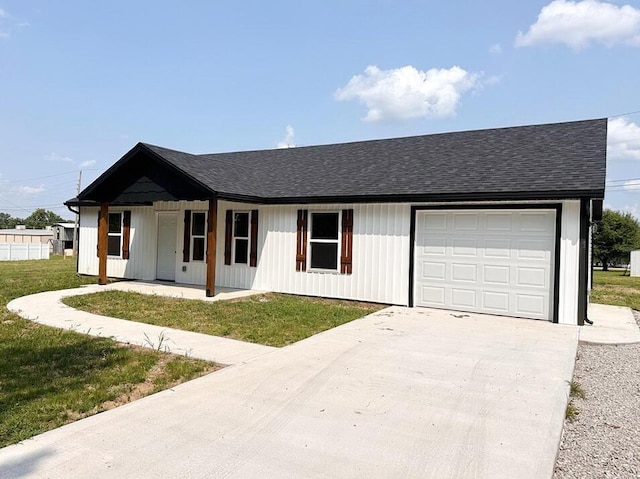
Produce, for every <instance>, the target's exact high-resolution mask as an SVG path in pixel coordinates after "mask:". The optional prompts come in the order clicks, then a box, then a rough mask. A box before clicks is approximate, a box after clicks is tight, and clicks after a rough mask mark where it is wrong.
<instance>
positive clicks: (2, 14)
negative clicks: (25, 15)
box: [0, 8, 7, 18]
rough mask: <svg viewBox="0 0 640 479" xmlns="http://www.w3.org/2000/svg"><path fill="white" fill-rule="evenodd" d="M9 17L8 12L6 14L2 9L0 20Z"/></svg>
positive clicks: (0, 9) (0, 10)
mask: <svg viewBox="0 0 640 479" xmlns="http://www.w3.org/2000/svg"><path fill="white" fill-rule="evenodd" d="M6 16H7V12H5V11H4V10H3V9H2V8H0V18H4V17H6Z"/></svg>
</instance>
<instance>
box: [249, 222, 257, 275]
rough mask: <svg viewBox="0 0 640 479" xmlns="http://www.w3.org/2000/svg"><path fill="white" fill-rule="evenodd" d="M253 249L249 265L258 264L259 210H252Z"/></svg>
mask: <svg viewBox="0 0 640 479" xmlns="http://www.w3.org/2000/svg"><path fill="white" fill-rule="evenodd" d="M250 234H251V251H250V253H249V266H253V267H256V266H258V210H251V233H250Z"/></svg>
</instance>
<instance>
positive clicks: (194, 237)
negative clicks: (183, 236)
mask: <svg viewBox="0 0 640 479" xmlns="http://www.w3.org/2000/svg"><path fill="white" fill-rule="evenodd" d="M199 213H202V214H203V215H204V234H202V235H196V234H193V225H194V221H193V216H194V215H195V214H199ZM208 219H209V218H208V216H207V212H206V211H191V231H190V233H191V234H190V235H189V241H190V242H191V244H190V245H189V256H191V257H190V258H189V259H190V260H191V262H193V263H205V262H206V261H207V220H208ZM196 238H203V239H204V256H203V257H202V259H194V258H193V253H194V251H195V248H194V247H193V244H194V242H195V241H194V240H195V239H196Z"/></svg>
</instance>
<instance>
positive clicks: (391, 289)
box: [253, 204, 410, 305]
mask: <svg viewBox="0 0 640 479" xmlns="http://www.w3.org/2000/svg"><path fill="white" fill-rule="evenodd" d="M346 208H353V209H354V214H353V274H350V275H344V274H337V273H314V272H297V271H296V223H297V210H298V209H308V210H309V211H310V212H313V211H340V210H342V209H346ZM409 220H410V206H409V205H407V204H364V205H343V204H335V205H321V206H313V205H292V206H267V207H262V208H261V209H260V226H259V235H260V240H259V243H260V244H262V245H263V246H262V248H261V249H260V248H259V249H258V255H259V259H258V268H257V271H256V277H255V281H254V283H253V287H254V288H255V289H265V290H272V291H278V292H283V293H293V294H304V295H312V296H326V297H331V298H351V299H358V300H363V301H376V302H381V303H393V304H401V305H406V304H407V301H408V295H409V293H408V287H409V282H408V278H409Z"/></svg>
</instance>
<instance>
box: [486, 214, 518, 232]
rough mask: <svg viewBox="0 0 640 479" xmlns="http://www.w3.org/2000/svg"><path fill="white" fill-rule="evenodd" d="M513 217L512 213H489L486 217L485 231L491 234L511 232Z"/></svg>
mask: <svg viewBox="0 0 640 479" xmlns="http://www.w3.org/2000/svg"><path fill="white" fill-rule="evenodd" d="M512 216H513V215H511V214H510V213H487V214H486V216H485V218H486V222H485V224H486V227H485V230H486V231H489V232H494V231H500V232H505V231H511V230H512V229H513V226H512Z"/></svg>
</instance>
